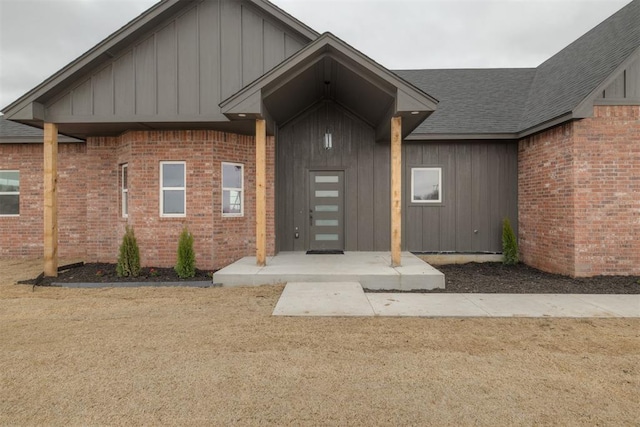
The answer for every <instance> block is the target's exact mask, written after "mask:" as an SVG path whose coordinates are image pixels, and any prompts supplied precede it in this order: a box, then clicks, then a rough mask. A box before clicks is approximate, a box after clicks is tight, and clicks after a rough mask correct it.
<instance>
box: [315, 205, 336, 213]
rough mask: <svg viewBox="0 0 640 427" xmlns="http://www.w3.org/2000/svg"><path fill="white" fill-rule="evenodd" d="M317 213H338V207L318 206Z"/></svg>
mask: <svg viewBox="0 0 640 427" xmlns="http://www.w3.org/2000/svg"><path fill="white" fill-rule="evenodd" d="M316 212H338V205H316Z"/></svg>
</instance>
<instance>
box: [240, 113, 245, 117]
mask: <svg viewBox="0 0 640 427" xmlns="http://www.w3.org/2000/svg"><path fill="white" fill-rule="evenodd" d="M238 117H247V115H246V114H245V113H240V114H238Z"/></svg>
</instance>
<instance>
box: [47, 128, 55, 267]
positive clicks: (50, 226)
mask: <svg viewBox="0 0 640 427" xmlns="http://www.w3.org/2000/svg"><path fill="white" fill-rule="evenodd" d="M44 275H45V276H49V277H57V276H58V125H57V124H55V123H45V124H44Z"/></svg>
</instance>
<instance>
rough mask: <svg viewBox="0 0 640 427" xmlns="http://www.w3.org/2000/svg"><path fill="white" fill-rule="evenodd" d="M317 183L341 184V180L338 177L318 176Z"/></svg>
mask: <svg viewBox="0 0 640 427" xmlns="http://www.w3.org/2000/svg"><path fill="white" fill-rule="evenodd" d="M316 182H317V183H328V182H339V178H338V177H337V176H318V175H316Z"/></svg>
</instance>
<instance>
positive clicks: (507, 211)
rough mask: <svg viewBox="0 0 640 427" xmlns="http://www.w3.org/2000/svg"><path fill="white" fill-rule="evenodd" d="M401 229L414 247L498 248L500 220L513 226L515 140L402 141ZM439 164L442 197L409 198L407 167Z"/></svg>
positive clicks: (444, 249)
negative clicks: (428, 200) (430, 201)
mask: <svg viewBox="0 0 640 427" xmlns="http://www.w3.org/2000/svg"><path fill="white" fill-rule="evenodd" d="M403 147H404V153H403V159H404V161H403V168H404V174H403V178H402V179H403V180H404V186H403V187H404V190H405V191H404V194H403V200H404V203H403V212H404V225H403V234H404V240H405V241H406V248H407V249H408V250H410V251H413V252H456V253H482V252H493V253H496V252H502V220H503V219H504V218H509V219H510V221H511V224H512V226H513V227H514V231H515V232H516V235H517V232H518V228H517V227H518V184H517V180H518V148H517V144H516V143H514V142H491V141H455V142H452V141H446V142H445V141H423V142H416V143H414V142H411V143H405V144H404V145H403ZM414 167H439V168H442V189H441V190H442V203H437V204H420V203H411V169H412V168H414Z"/></svg>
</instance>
